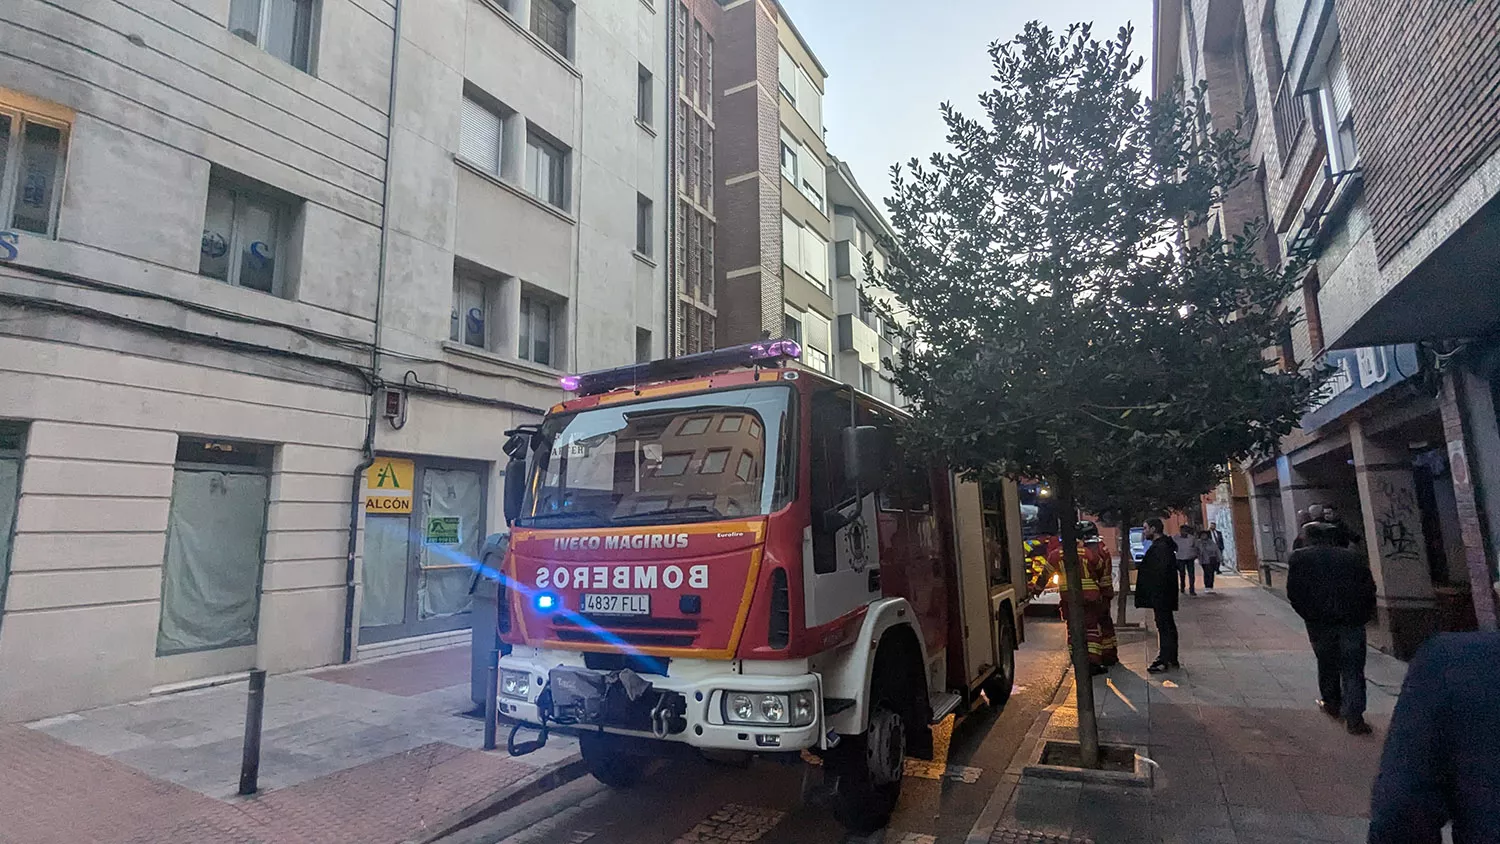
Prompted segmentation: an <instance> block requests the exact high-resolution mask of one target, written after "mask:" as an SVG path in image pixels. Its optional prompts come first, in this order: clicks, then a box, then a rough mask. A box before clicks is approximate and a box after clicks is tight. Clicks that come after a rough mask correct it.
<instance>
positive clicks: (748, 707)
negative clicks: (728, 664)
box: [724, 691, 817, 727]
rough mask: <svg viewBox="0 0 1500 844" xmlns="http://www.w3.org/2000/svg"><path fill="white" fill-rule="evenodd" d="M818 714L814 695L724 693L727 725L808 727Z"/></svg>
mask: <svg viewBox="0 0 1500 844" xmlns="http://www.w3.org/2000/svg"><path fill="white" fill-rule="evenodd" d="M816 711H817V704H816V701H815V700H814V699H813V693H812V692H811V691H800V692H792V693H791V694H779V693H778V694H773V693H770V692H725V693H724V722H725V723H727V724H742V725H746V726H776V727H805V726H807V725H808V724H811V723H812V722H813V717H814V713H815V712H816Z"/></svg>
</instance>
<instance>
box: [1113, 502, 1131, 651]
mask: <svg viewBox="0 0 1500 844" xmlns="http://www.w3.org/2000/svg"><path fill="white" fill-rule="evenodd" d="M1134 523H1135V518H1134V516H1133V515H1132V514H1131V513H1129V512H1127V511H1125V510H1121V511H1120V549H1119V550H1120V582H1119V583H1116V584H1115V624H1117V625H1119V626H1120V627H1124V626H1125V611H1126V608H1127V607H1129V606H1130V603H1129V599H1130V591H1131V590H1130V570H1131V569H1132V568H1133V567H1134V566H1135V557H1134V556H1133V555H1132V554H1131V553H1130V528H1131V525H1133V524H1134Z"/></svg>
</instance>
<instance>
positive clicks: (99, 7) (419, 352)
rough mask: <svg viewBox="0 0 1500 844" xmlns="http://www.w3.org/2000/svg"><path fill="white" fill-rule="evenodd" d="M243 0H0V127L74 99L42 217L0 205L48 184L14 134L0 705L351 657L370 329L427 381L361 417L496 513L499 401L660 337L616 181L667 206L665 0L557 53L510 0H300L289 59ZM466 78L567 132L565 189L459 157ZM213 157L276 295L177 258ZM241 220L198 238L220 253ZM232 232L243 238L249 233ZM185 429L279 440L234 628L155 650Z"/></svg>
mask: <svg viewBox="0 0 1500 844" xmlns="http://www.w3.org/2000/svg"><path fill="white" fill-rule="evenodd" d="M265 2H268V3H269V2H271V0H265ZM278 2H283V3H294V4H300V3H303V2H305V0H278ZM240 3H241V0H178V2H157V0H141V2H132V3H126V2H120V1H119V0H106V1H105V2H85V0H64V2H61V3H43V2H39V0H17V2H15V3H12V4H9V6H8V8H7V11H6V13H5V15H4V16H3V17H0V115H6V116H7V117H6V119H8V120H9V121H11V122H10V123H8V124H6V126H7V134H8V135H9V136H10V137H11V139H12V140H14V139H15V137H16V132H18V131H19V127H20V126H21V125H22V123H21V121H23V120H24V121H29V122H36V123H38V124H39V125H48V126H54V127H60V128H61V129H62V130H63V131H64V132H65V135H64V141H63V143H62V145H61V147H62V149H63V150H64V155H63V159H62V161H63V163H62V165H61V166H60V167H58V169H57V171H56V176H57V178H56V182H55V184H53V185H52V192H51V193H48V194H46V195H45V196H43V194H42V193H37V194H36V196H37V197H41V198H43V199H46V200H48V201H52V202H53V210H52V212H51V220H52V221H53V223H54V224H53V225H52V226H50V231H46V232H44V233H41V234H33V233H31V232H29V231H25V230H23V227H21V226H20V225H16V226H12V225H11V223H12V222H13V221H12V218H11V215H10V213H9V212H10V210H11V205H10V203H11V202H12V201H15V202H20V201H21V199H20V196H21V194H22V192H26V191H31V190H32V189H33V188H36V189H37V190H41V189H42V188H41V187H40V186H41V185H42V183H41V182H35V183H32V182H28V177H27V174H29V173H30V172H31V170H27V169H25V168H27V167H31V165H29V164H23V163H21V162H19V161H18V159H17V157H16V155H15V153H14V150H15V149H17V145H18V144H20V143H21V142H20V141H16V142H15V143H14V144H12V145H11V147H10V148H11V150H12V154H11V155H10V157H9V161H8V163H7V168H6V169H5V170H4V171H3V172H0V176H4V177H5V180H4V181H3V182H0V193H3V194H4V195H3V196H0V199H3V202H4V205H5V212H4V213H3V214H0V231H3V232H4V234H3V236H0V396H3V397H4V398H3V399H0V463H3V462H5V461H6V460H10V461H12V464H13V465H14V466H18V467H19V481H18V490H17V491H16V493H15V497H14V498H13V499H12V500H11V501H9V502H0V722H7V721H16V720H24V719H29V718H35V717H41V716H45V715H49V714H55V713H59V712H66V711H70V710H77V709H81V708H85V707H89V706H94V705H99V704H104V703H109V702H115V701H121V700H128V699H132V698H138V697H142V696H145V695H146V694H148V693H149V692H151V691H152V690H153V689H155V688H159V687H163V686H170V685H173V684H179V683H184V682H199V681H203V680H205V679H208V678H212V677H214V676H216V675H225V674H232V673H236V672H241V671H244V670H246V669H249V668H251V667H261V668H265V669H268V670H270V671H272V672H280V671H289V670H296V669H301V668H307V667H313V666H318V665H326V664H330V663H335V662H338V661H340V660H341V659H342V658H343V651H344V647H345V611H346V594H347V593H348V592H349V591H351V590H350V582H349V578H348V576H347V568H348V564H349V553H348V552H349V541H348V539H349V527H350V523H351V516H353V517H354V522H355V524H356V526H357V527H358V529H359V530H360V534H357V537H359V536H361V535H362V532H363V526H364V522H365V519H364V515H363V513H362V511H361V509H360V508H358V507H357V506H353V507H352V506H351V493H352V491H353V489H354V486H353V484H354V481H355V478H356V477H357V475H356V470H357V468H358V467H359V466H361V464H362V463H363V462H364V461H365V456H366V446H367V440H366V437H367V424H368V423H369V419H370V414H371V406H372V401H371V399H372V385H373V384H374V383H375V379H373V378H372V377H371V376H372V372H371V365H372V347H373V344H374V343H375V342H377V338H378V342H379V344H380V346H381V354H380V356H379V366H378V369H377V370H375V372H374V375H375V376H376V378H378V379H379V380H380V381H383V382H385V383H387V384H391V385H400V384H402V383H403V382H404V383H406V384H408V385H418V386H416V388H415V389H413V390H411V391H410V392H409V393H408V394H407V395H406V398H407V399H408V402H407V405H406V407H405V414H404V425H402V427H401V428H400V429H399V430H398V429H396V427H395V426H394V425H393V424H391V423H390V422H387V421H385V420H384V419H377V423H378V424H377V425H376V427H375V429H374V439H373V451H374V452H375V453H377V454H397V455H404V456H410V457H415V458H418V459H423V460H443V459H446V460H450V461H451V460H461V461H469V462H468V463H466V464H463V465H468V466H472V467H473V468H474V469H475V470H476V471H477V472H479V473H480V474H481V475H482V476H483V477H484V479H485V481H486V482H487V487H488V490H490V491H493V493H492V494H489V493H487V494H486V495H485V496H484V499H483V503H484V506H485V509H486V511H487V512H486V514H485V516H486V517H485V519H484V521H485V525H484V529H485V531H486V532H489V531H492V530H493V526H495V525H499V524H502V521H501V519H500V518H499V511H500V500H499V494H498V490H499V483H498V481H499V472H500V468H501V465H502V461H503V455H501V453H500V448H499V446H500V443H501V441H502V437H503V431H504V430H506V429H507V428H509V427H510V426H511V425H512V423H515V422H519V421H534V420H535V418H536V414H537V412H538V411H539V410H540V409H541V408H545V407H547V406H548V405H550V404H551V403H552V402H553V401H555V400H556V399H557V398H558V397H559V395H560V393H559V391H558V390H557V388H556V378H557V375H558V374H559V371H560V370H562V369H574V368H597V367H603V366H612V365H619V364H623V363H628V362H631V361H633V360H635V358H636V356H637V352H638V350H640V351H641V352H643V353H644V352H645V351H646V350H647V349H649V351H650V352H651V353H652V354H659V353H660V350H661V346H662V338H663V330H662V320H663V317H662V314H663V311H664V300H665V294H664V292H663V291H664V283H663V273H662V271H661V270H660V269H659V267H658V266H657V265H656V264H655V263H653V262H652V261H651V260H650V259H649V258H647V257H646V256H643V255H637V254H635V253H636V246H637V245H638V240H637V232H636V226H637V207H638V199H639V198H640V197H644V198H646V199H649V200H652V201H654V202H656V203H658V204H657V207H658V208H660V207H663V206H664V203H662V202H661V200H662V198H663V195H664V193H665V189H666V179H665V165H666V160H667V159H666V141H665V133H661V134H660V135H658V134H653V132H652V131H651V130H650V128H649V124H650V121H642V122H638V121H637V117H638V110H637V107H638V103H637V95H638V91H639V88H638V80H639V79H640V73H639V71H640V69H641V68H644V69H645V70H646V71H647V72H648V73H650V74H652V75H653V76H654V78H656V79H662V78H665V76H666V68H665V63H666V61H667V55H668V53H667V49H666V46H667V26H666V21H665V14H664V13H663V12H661V11H660V10H659V8H652V7H651V6H649V5H647V4H645V3H643V2H642V0H597V2H590V3H589V4H587V5H584V4H580V5H579V6H578V7H577V8H574V7H572V6H567V7H565V8H566V9H567V10H568V15H567V27H568V41H567V48H568V49H567V50H566V51H565V53H566V54H560V53H557V52H555V51H553V50H551V49H550V48H549V47H547V46H546V45H545V44H544V43H543V41H542V39H540V38H537V37H535V36H534V35H532V33H531V31H530V28H529V26H527V25H523V23H522V22H523V21H529V20H530V14H529V12H530V9H529V5H528V4H527V0H511V2H510V8H509V9H506V8H504V7H503V6H501V5H500V4H497V3H491V2H483V0H422V2H421V3H420V4H418V3H415V2H413V0H404V6H405V8H404V9H401V10H400V11H399V12H398V8H397V3H396V2H395V0H314V2H312V3H311V9H312V10H313V15H312V26H311V28H310V37H309V38H308V47H309V49H308V54H309V56H310V58H309V59H308V61H307V62H306V64H307V70H306V71H304V70H301V69H298V68H297V67H294V66H292V65H291V64H289V63H288V62H287V61H284V60H283V59H282V58H278V57H277V56H275V55H272V54H271V53H270V52H267V51H266V50H263V49H261V48H260V47H258V46H256V45H254V44H252V43H247V41H246V40H244V39H242V38H241V37H237V36H236V35H235V34H234V33H232V32H231V30H230V22H231V14H232V13H235V14H238V13H239V10H240V9H242V7H241V6H240V5H239V4H240ZM398 24H399V27H400V30H401V34H400V39H399V49H395V50H393V41H394V40H395V39H394V38H393V33H394V31H395V30H396V28H397V26H398ZM393 58H394V65H395V66H396V67H397V68H398V73H397V79H396V82H397V84H396V85H395V86H394V87H393V86H392V67H393ZM466 90H469V91H476V90H477V91H480V92H482V93H483V94H484V95H485V96H487V97H489V98H491V99H492V100H493V101H494V102H498V103H503V104H504V105H505V106H507V107H509V109H512V110H513V113H511V114H510V115H509V118H510V121H509V125H508V127H507V133H506V140H507V141H510V142H512V146H515V142H518V143H519V147H518V149H510V150H507V151H508V152H510V153H511V154H513V155H515V154H519V155H521V156H522V157H523V158H522V162H524V155H525V139H526V137H527V133H528V127H530V126H534V127H535V128H537V129H539V130H540V131H541V132H542V133H544V134H545V136H546V137H547V138H548V139H549V140H550V141H551V142H553V143H554V144H556V145H557V146H558V147H560V148H565V149H566V150H567V151H568V155H567V156H566V167H567V176H566V179H565V182H564V184H565V186H566V187H565V196H566V202H565V207H563V208H554V207H552V206H550V205H548V204H547V203H546V202H544V201H541V200H538V199H536V198H534V197H533V196H531V195H530V194H529V193H528V192H527V191H526V189H525V184H526V179H525V169H524V163H522V164H521V165H520V167H519V168H518V169H511V170H503V169H502V171H501V172H500V173H499V175H498V176H486V175H483V174H482V173H481V172H480V169H478V168H474V167H472V166H470V165H469V164H468V163H467V162H462V161H460V160H459V157H458V156H457V151H458V149H459V136H460V121H459V115H460V110H461V108H462V106H461V103H462V101H463V97H464V94H465V91H466ZM393 92H394V96H395V108H394V119H391V117H390V112H392V109H391V108H390V103H391V97H392V94H393ZM664 101H665V97H664V96H660V95H659V96H658V97H657V98H656V100H655V104H654V106H653V108H654V109H655V110H656V112H657V114H656V115H655V118H654V119H655V124H656V125H661V123H662V121H663V117H662V114H663V113H664V108H663V106H664ZM517 121H518V122H517ZM512 125H513V126H514V127H516V128H517V130H518V131H519V134H512V133H511V132H510V131H509V129H510V127H511V126H512ZM388 126H393V131H391V132H390V144H389V150H390V168H389V172H390V174H391V179H390V185H389V189H388V190H387V185H386V173H387V172H388V171H387V158H386V156H387V143H386V137H387V132H388ZM512 166H513V168H514V165H512ZM33 169H34V168H33ZM211 185H212V186H213V190H215V191H220V192H221V193H222V191H224V190H232V191H243V192H246V193H247V194H253V195H255V196H257V197H260V198H262V199H264V200H265V201H266V202H268V203H270V204H271V205H272V206H273V207H274V208H276V209H278V213H279V214H280V216H279V217H278V218H277V219H278V220H279V222H278V223H277V226H276V236H275V239H274V240H273V241H271V242H272V244H273V246H274V249H273V250H272V251H273V253H274V264H275V266H276V269H275V283H274V287H273V290H274V291H275V295H272V294H271V293H266V292H261V291H260V290H257V289H251V287H250V286H249V284H250V283H249V282H248V281H247V282H245V284H244V285H243V286H242V285H236V284H226V283H225V282H223V281H220V280H217V279H215V278H209V277H205V276H204V275H201V274H200V269H201V268H202V266H203V264H201V263H200V261H201V255H202V254H203V249H204V247H205V244H210V238H209V237H208V236H207V235H208V232H207V231H206V230H207V229H209V228H212V227H213V220H214V218H213V211H212V210H211V209H210V204H211V200H210V195H211ZM54 194H55V196H56V197H57V198H56V199H55V200H52V199H51V197H52V196H53V195H54ZM234 195H235V196H239V195H240V194H239V193H235V194H234ZM25 196H26V198H27V199H28V200H29V199H30V198H32V193H29V192H28V193H26V194H25ZM236 201H238V200H236ZM387 202H388V205H387V204H386V203H387ZM16 207H19V206H16ZM235 207H236V208H238V207H239V206H235ZM386 210H388V212H389V213H388V214H387V213H384V212H385V211H386ZM235 213H236V215H238V214H239V212H238V211H236V212H235ZM19 219H20V218H19V217H17V218H16V220H17V221H19ZM234 219H235V220H236V222H235V224H234V231H235V232H240V231H241V228H240V227H241V225H242V224H243V223H242V222H241V218H240V217H239V216H235V217H234ZM649 222H650V225H651V229H652V231H651V235H650V240H651V243H652V246H653V248H652V250H651V252H652V254H654V255H661V254H662V253H663V251H664V244H663V238H662V234H661V231H662V230H663V228H664V227H663V226H662V225H661V220H660V215H658V216H657V217H656V218H655V219H654V220H650V221H649ZM243 225H248V224H243ZM383 228H384V230H383ZM238 237H239V235H238V234H236V235H234V237H231V238H230V239H229V241H227V242H221V243H220V245H221V246H224V247H225V248H226V249H227V250H229V252H228V254H229V255H230V256H231V257H230V259H229V260H230V261H231V263H233V262H234V258H233V256H234V255H236V254H239V253H238V252H236V251H234V249H235V246H236V245H239V244H240V241H239V240H238ZM250 240H253V241H254V245H251V246H249V247H248V251H246V252H244V254H245V255H246V256H247V257H245V258H244V259H243V260H244V261H251V260H252V258H256V259H258V260H264V254H263V253H262V252H257V251H256V250H257V249H258V248H260V247H263V246H264V245H265V244H264V242H262V241H260V240H254V239H253V238H250ZM250 240H247V242H250ZM221 251H222V250H221ZM12 253H13V254H12ZM455 263H457V265H458V266H459V267H460V268H461V269H463V270H464V271H466V272H472V273H474V274H476V275H479V276H482V277H483V278H485V279H486V280H490V281H492V282H493V283H494V284H495V287H496V290H497V292H498V296H497V298H496V299H495V301H494V302H493V303H492V304H490V305H488V307H489V308H490V311H489V316H490V322H491V323H492V325H493V326H494V329H495V334H494V339H493V340H492V341H491V342H490V343H489V344H487V347H486V348H483V349H480V348H473V347H470V346H468V345H466V344H464V343H463V342H454V341H452V340H450V339H449V338H450V323H451V317H452V314H453V311H454V307H455V304H454V301H453V297H454V289H455V287H454V271H455ZM382 277H383V279H384V281H383V284H382ZM246 278H248V277H246ZM382 289H383V296H382V293H381V291H382ZM523 292H525V293H529V294H535V295H537V296H539V297H543V298H545V301H547V302H548V303H549V304H551V305H553V306H555V310H554V311H553V314H554V319H555V321H556V328H555V330H556V333H555V334H554V335H553V338H554V339H553V344H554V345H555V346H556V348H557V352H556V353H555V354H554V355H553V356H552V357H551V365H550V366H539V365H536V364H534V363H530V362H528V361H525V360H521V359H519V357H520V355H519V354H518V351H517V345H516V337H517V333H516V331H517V322H518V310H517V309H518V308H519V306H520V297H521V294H522V293H523ZM539 300H541V299H539ZM377 314H378V317H379V328H378V329H377ZM648 332H649V334H648ZM408 373H411V374H410V375H408ZM421 385H426V386H421ZM397 424H400V422H399V421H398V423H397ZM7 431H9V432H12V433H16V432H18V436H19V439H17V440H16V442H18V443H19V446H18V447H17V448H16V449H13V450H12V451H7V450H6V447H5V446H4V445H3V443H5V442H7V439H6V436H5V434H6V432H7ZM197 440H207V441H210V442H216V443H217V442H223V443H244V444H250V445H252V446H266V447H269V449H268V450H267V453H268V454H269V455H271V457H270V458H269V459H268V465H266V466H265V467H264V473H265V476H266V478H267V481H266V485H265V486H266V491H265V493H264V499H265V513H264V529H263V536H262V543H261V548H260V550H259V557H260V559H261V566H260V569H259V571H258V572H256V573H254V576H255V579H256V582H257V584H258V585H257V586H256V589H255V593H254V601H255V612H254V635H253V637H252V638H253V641H252V642H251V643H249V644H236V645H235V646H224V647H213V648H203V649H197V650H187V651H184V652H175V651H170V652H169V653H168V655H158V651H159V649H158V629H159V626H160V624H161V618H162V606H163V597H162V595H163V571H164V562H163V561H164V557H165V556H167V555H168V553H169V552H168V550H167V549H168V546H169V544H170V541H169V537H168V525H169V521H170V519H171V516H170V515H169V513H170V512H171V511H172V507H173V488H174V479H176V478H177V477H178V476H179V475H180V474H181V472H182V461H181V459H180V456H179V451H180V449H182V448H183V447H184V443H185V442H188V443H191V442H195V441H197ZM0 468H3V467H0ZM0 474H3V473H0ZM3 486H4V485H3V484H0V493H4V492H5V490H4V488H3ZM7 510H9V511H11V512H10V513H8V512H6V511H7ZM12 514H13V518H11V519H7V518H6V517H7V516H10V515H12ZM7 522H10V524H7ZM7 551H8V554H7V553H6V552H7ZM362 551H363V543H362V542H359V543H356V546H355V552H356V554H355V569H354V571H355V577H354V581H353V583H354V588H353V590H352V591H353V592H354V594H355V601H354V606H355V616H354V618H355V621H354V625H353V635H352V636H351V641H350V642H349V645H350V646H351V647H352V649H353V651H354V653H355V654H356V655H357V654H359V653H360V652H361V650H360V648H359V645H360V625H359V605H360V602H361V600H362V597H363V596H362V589H361V588H360V583H361V576H360V575H361V571H360V568H359V565H360V564H361V563H362V560H361V559H360V554H362ZM463 622H464V619H463V618H456V619H455V620H454V624H453V626H454V627H458V626H461V625H462V623H463ZM449 638H451V637H449ZM401 647H403V645H401V644H399V643H393V644H391V645H389V646H388V648H387V649H399V648H401Z"/></svg>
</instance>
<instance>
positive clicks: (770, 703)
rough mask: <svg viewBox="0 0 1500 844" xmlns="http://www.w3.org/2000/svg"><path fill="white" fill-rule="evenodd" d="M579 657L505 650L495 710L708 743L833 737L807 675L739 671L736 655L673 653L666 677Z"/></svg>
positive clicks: (785, 742) (550, 722)
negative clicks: (606, 667)
mask: <svg viewBox="0 0 1500 844" xmlns="http://www.w3.org/2000/svg"><path fill="white" fill-rule="evenodd" d="M582 657H583V655H582V654H579V653H573V652H561V651H539V650H536V649H528V648H516V652H515V653H512V654H510V655H508V656H506V657H503V658H502V659H501V660H500V688H499V689H498V692H499V700H498V709H499V712H500V714H502V715H505V716H507V717H509V718H510V719H512V720H515V721H521V722H525V723H528V724H532V725H536V726H542V725H543V724H544V723H545V725H546V726H547V727H548V728H549V729H555V728H562V729H564V730H577V731H589V732H592V731H597V730H603V731H605V732H608V733H615V734H619V735H629V736H635V737H638V738H643V739H656V740H660V741H669V742H676V743H679V744H685V745H689V746H691V747H698V748H703V749H709V750H745V751H754V752H768V753H769V752H778V751H787V752H790V751H799V750H806V749H808V748H813V747H827V746H829V744H830V743H831V742H833V741H837V739H830V738H829V737H827V736H825V735H824V730H823V723H824V712H823V700H822V693H821V685H820V683H819V678H818V676H817V675H815V674H809V673H795V674H782V673H767V674H758V673H737V672H735V671H734V670H733V668H732V666H733V665H735V664H736V663H730V662H721V661H713V660H688V659H681V660H677V659H674V660H672V662H671V665H670V670H669V676H661V675H657V674H640V673H636V672H634V671H630V670H628V669H627V670H621V671H601V670H597V669H591V668H588V667H586V666H584V665H583V658H582ZM738 664H739V665H742V666H744V667H745V668H746V669H751V670H753V669H754V668H755V665H754V664H753V663H738ZM767 667H768V668H770V669H771V670H773V671H774V670H775V669H776V668H777V667H781V666H775V665H768V666H767Z"/></svg>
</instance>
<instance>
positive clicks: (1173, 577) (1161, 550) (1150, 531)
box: [1135, 519, 1182, 674]
mask: <svg viewBox="0 0 1500 844" xmlns="http://www.w3.org/2000/svg"><path fill="white" fill-rule="evenodd" d="M1143 532H1144V534H1145V537H1146V541H1147V542H1150V543H1151V545H1150V546H1149V547H1148V548H1146V555H1145V556H1144V557H1142V558H1141V564H1140V566H1138V567H1137V569H1136V576H1135V605H1136V607H1138V608H1140V609H1149V610H1153V611H1154V612H1155V614H1156V638H1157V654H1156V661H1155V662H1152V663H1151V666H1150V667H1149V668H1147V669H1146V670H1147V671H1149V672H1151V673H1152V674H1160V673H1161V672H1163V671H1166V670H1167V669H1170V668H1181V667H1182V664H1181V663H1179V662H1178V661H1177V616H1176V615H1175V613H1176V612H1177V574H1178V568H1177V546H1176V544H1175V543H1173V542H1172V538H1171V537H1169V536H1167V533H1166V529H1165V528H1164V527H1163V525H1162V522H1161V519H1147V520H1146V525H1145V528H1144V531H1143Z"/></svg>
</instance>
